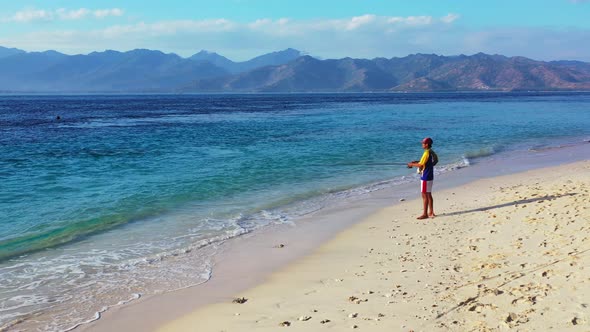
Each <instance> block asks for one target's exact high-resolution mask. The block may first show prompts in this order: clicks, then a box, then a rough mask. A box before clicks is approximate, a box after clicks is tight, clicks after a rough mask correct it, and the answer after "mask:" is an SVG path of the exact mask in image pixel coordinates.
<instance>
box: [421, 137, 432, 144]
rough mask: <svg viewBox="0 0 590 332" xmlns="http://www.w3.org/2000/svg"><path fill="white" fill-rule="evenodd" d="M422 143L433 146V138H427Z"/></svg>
mask: <svg viewBox="0 0 590 332" xmlns="http://www.w3.org/2000/svg"><path fill="white" fill-rule="evenodd" d="M422 143H426V144H430V145H432V138H430V137H426V138H425V139H423V140H422Z"/></svg>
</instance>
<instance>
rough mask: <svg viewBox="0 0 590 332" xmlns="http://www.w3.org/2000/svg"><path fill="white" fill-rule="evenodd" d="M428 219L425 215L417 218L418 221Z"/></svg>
mask: <svg viewBox="0 0 590 332" xmlns="http://www.w3.org/2000/svg"><path fill="white" fill-rule="evenodd" d="M426 218H428V216H427V215H425V214H423V215H421V216H420V217H418V218H416V219H426Z"/></svg>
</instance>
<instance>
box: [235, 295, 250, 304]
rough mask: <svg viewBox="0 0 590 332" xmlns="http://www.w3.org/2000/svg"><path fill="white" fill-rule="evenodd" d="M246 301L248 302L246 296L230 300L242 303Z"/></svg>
mask: <svg viewBox="0 0 590 332" xmlns="http://www.w3.org/2000/svg"><path fill="white" fill-rule="evenodd" d="M246 302H248V299H247V298H245V297H236V298H235V299H234V300H233V301H232V303H237V304H244V303H246Z"/></svg>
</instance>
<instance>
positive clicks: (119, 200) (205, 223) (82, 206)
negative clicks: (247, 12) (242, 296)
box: [0, 93, 590, 330]
mask: <svg viewBox="0 0 590 332" xmlns="http://www.w3.org/2000/svg"><path fill="white" fill-rule="evenodd" d="M589 109H590V95H589V94H583V93H555V94H538V93H534V94H528V93H514V94H495V93H486V94H477V93H469V94H460V93H455V94H361V95H354V94H343V95H339V94H336V95H333V94H306V95H187V96H185V95H181V96H175V95H166V96H153V95H147V96H3V97H1V98H0V178H1V179H2V186H1V187H0V225H1V227H0V276H1V277H0V326H1V325H2V324H5V323H7V322H9V321H11V320H14V319H16V318H18V317H26V316H27V315H30V314H31V313H35V312H45V311H51V310H53V309H50V308H55V307H56V306H57V305H56V303H63V302H67V301H72V299H75V298H76V297H80V298H82V299H85V298H86V299H88V298H92V297H93V296H95V295H96V294H97V293H101V294H109V292H111V293H117V292H116V291H115V290H117V289H118V288H117V287H118V286H117V284H120V281H121V280H130V279H133V280H135V281H136V282H137V283H135V284H134V283H129V285H128V286H125V287H124V291H122V292H121V291H120V289H119V291H118V293H119V294H124V295H121V296H119V297H117V296H115V295H112V296H106V295H105V298H104V301H103V302H101V303H102V304H104V305H112V304H116V303H117V302H119V301H123V300H127V299H130V298H133V297H134V296H135V295H134V294H136V293H140V292H141V290H143V289H146V288H149V287H147V286H145V285H147V284H150V285H161V286H158V287H160V288H161V289H162V290H163V291H165V290H167V289H172V288H178V287H184V286H186V285H189V284H193V283H198V282H200V281H202V280H206V279H207V278H208V274H209V273H210V267H209V266H208V261H207V259H206V256H207V255H209V254H212V253H214V249H212V248H214V246H215V243H218V242H219V241H223V240H225V239H228V238H231V237H234V236H238V235H240V234H243V233H246V232H249V231H251V230H253V229H256V228H258V227H263V226H265V225H268V224H274V223H288V222H290V221H292V220H293V219H296V218H297V217H298V216H300V215H302V214H306V213H310V212H312V211H316V210H318V209H321V208H322V207H323V206H325V205H326V204H328V203H329V201H330V200H338V199H341V198H343V197H347V198H349V197H350V196H354V195H357V194H359V193H361V194H362V193H363V192H367V191H371V190H376V189H377V187H378V186H377V185H376V184H380V185H383V184H385V185H389V186H393V185H395V184H396V183H398V182H402V181H403V180H404V178H406V177H409V176H412V174H411V172H409V171H408V170H407V169H405V168H404V167H403V166H400V165H399V163H400V162H407V161H409V160H413V159H418V158H419V157H420V155H421V147H420V143H419V142H420V140H421V139H422V138H423V137H425V136H431V137H433V138H434V141H435V145H434V149H435V150H436V151H437V153H438V154H439V156H440V158H441V161H440V165H439V166H440V167H439V170H440V171H452V170H453V169H455V168H457V167H463V166H467V165H468V164H469V163H470V162H471V163H472V162H478V161H481V162H484V161H485V158H487V157H490V156H494V155H496V154H498V153H501V152H506V151H526V150H528V149H538V148H543V147H547V146H556V145H561V144H568V143H577V142H582V141H584V140H588V139H589V138H590V131H589V130H588V128H590V111H589ZM58 116H59V119H58V118H57V117H58ZM197 252H198V255H200V256H202V257H203V259H202V264H201V265H199V266H196V267H195V268H194V269H193V270H190V271H189V270H185V267H183V266H182V265H181V264H168V265H166V268H165V269H164V268H161V267H159V268H158V269H157V270H158V272H154V271H153V270H154V269H151V270H150V269H149V268H146V266H154V264H158V262H160V261H162V260H163V259H164V258H163V257H170V256H173V257H178V256H179V255H180V256H182V255H183V254H189V253H190V254H191V255H197V254H196V253H197ZM150 271H152V272H150ZM171 271H175V272H177V273H180V274H182V275H183V277H179V278H178V281H175V280H174V278H170V275H171ZM107 279H109V280H112V282H107V281H105V280H107ZM161 279H168V280H167V282H166V283H164V285H163V286H162V284H161ZM56 285H59V287H57V286H56ZM80 294H82V295H80ZM55 310H56V312H59V310H58V309H55ZM94 311H99V309H91V310H90V312H92V313H93V312H94ZM60 315H61V316H60ZM90 316H92V315H90ZM55 317H58V318H59V320H60V321H61V322H62V323H60V324H61V325H60V324H58V323H54V325H51V326H50V327H48V328H47V329H57V330H59V329H64V328H67V327H68V326H72V325H74V323H77V322H79V321H83V320H85V319H89V318H88V313H85V312H74V313H71V312H70V313H68V314H67V315H66V314H65V313H57V314H55Z"/></svg>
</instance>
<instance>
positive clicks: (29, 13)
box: [5, 8, 53, 23]
mask: <svg viewBox="0 0 590 332" xmlns="http://www.w3.org/2000/svg"><path fill="white" fill-rule="evenodd" d="M52 19H53V13H52V12H50V11H46V10H41V9H33V8H29V9H25V10H21V11H19V12H16V13H15V14H14V15H13V16H12V17H11V18H9V19H6V20H5V21H13V22H20V23H28V22H31V21H50V20H52Z"/></svg>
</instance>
